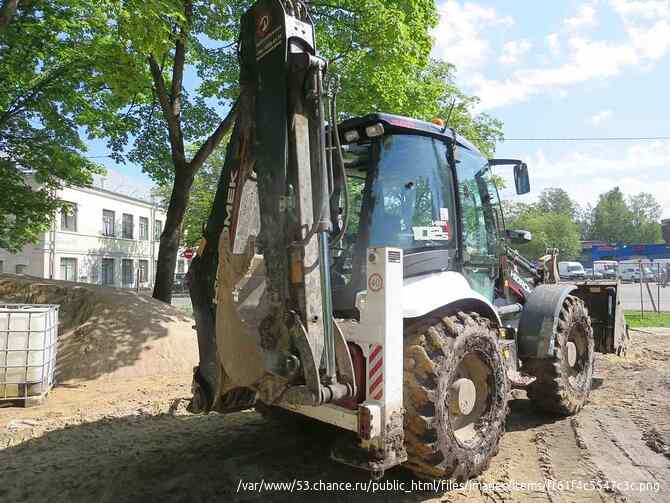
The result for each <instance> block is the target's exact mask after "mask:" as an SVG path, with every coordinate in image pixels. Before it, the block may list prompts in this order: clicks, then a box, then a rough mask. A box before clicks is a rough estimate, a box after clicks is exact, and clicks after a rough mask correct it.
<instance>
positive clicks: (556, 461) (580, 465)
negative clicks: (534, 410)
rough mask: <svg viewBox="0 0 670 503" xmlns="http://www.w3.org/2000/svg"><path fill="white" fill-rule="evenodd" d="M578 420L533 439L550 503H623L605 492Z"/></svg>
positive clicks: (567, 421)
mask: <svg viewBox="0 0 670 503" xmlns="http://www.w3.org/2000/svg"><path fill="white" fill-rule="evenodd" d="M577 417H578V416H577ZM577 417H572V418H565V419H560V420H557V421H555V422H553V423H550V424H548V425H547V426H546V427H545V428H544V429H543V431H541V432H539V433H538V434H537V435H536V438H535V442H536V447H537V451H538V454H539V457H540V461H541V464H542V467H543V470H544V472H545V475H546V478H547V480H548V484H547V493H548V494H549V496H550V498H551V500H552V502H556V503H558V502H572V501H580V502H581V501H583V502H593V503H600V502H623V501H625V500H624V499H623V498H622V497H621V495H620V494H617V493H615V492H611V491H608V490H607V489H605V487H607V484H606V483H605V482H606V480H605V479H604V476H603V474H602V473H601V472H600V471H599V469H598V467H597V466H596V465H595V463H594V462H593V460H592V459H591V455H590V452H589V450H588V447H587V444H586V442H585V441H584V438H583V437H582V435H581V433H580V432H579V430H578V425H579V422H578V419H577Z"/></svg>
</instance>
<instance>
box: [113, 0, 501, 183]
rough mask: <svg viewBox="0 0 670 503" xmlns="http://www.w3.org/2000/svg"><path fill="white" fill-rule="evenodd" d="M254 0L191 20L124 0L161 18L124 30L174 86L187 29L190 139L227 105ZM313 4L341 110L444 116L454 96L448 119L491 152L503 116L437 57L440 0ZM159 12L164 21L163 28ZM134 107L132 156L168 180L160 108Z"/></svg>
mask: <svg viewBox="0 0 670 503" xmlns="http://www.w3.org/2000/svg"><path fill="white" fill-rule="evenodd" d="M252 3H253V2H252V1H250V0H246V1H240V0H237V1H231V0H214V1H208V2H197V1H196V2H193V14H192V20H191V22H190V23H185V21H184V17H183V15H182V16H179V15H177V14H176V12H178V11H179V4H182V2H180V1H179V0H163V1H161V0H154V1H153V2H148V3H147V2H142V3H137V4H135V3H133V4H131V5H126V6H125V11H124V12H126V13H128V14H127V15H130V13H133V12H135V11H137V12H139V16H140V18H141V19H147V22H146V25H147V26H151V27H154V28H153V30H152V32H150V33H149V34H145V33H144V32H143V31H142V30H139V29H134V30H127V31H125V32H123V33H122V34H123V36H124V37H126V38H127V40H128V41H129V43H130V44H131V45H132V46H133V47H134V49H135V51H137V52H138V53H142V54H145V55H146V54H148V53H149V52H148V51H147V49H146V48H147V47H149V48H153V54H154V55H155V57H156V59H157V60H158V61H160V62H162V63H164V64H163V72H164V75H165V78H166V83H167V85H168V86H169V85H170V81H169V79H170V77H169V74H170V73H171V71H170V70H171V65H172V58H173V57H174V43H175V42H176V40H177V39H178V38H179V37H184V36H185V37H186V40H187V46H186V51H187V52H186V66H187V67H188V68H189V71H191V72H193V73H195V74H196V75H197V77H198V83H197V86H195V87H194V88H192V89H188V92H184V93H183V94H182V108H183V111H182V113H183V116H184V118H183V124H184V127H183V135H184V141H185V142H186V143H189V144H196V145H197V144H198V143H199V142H202V141H203V140H204V138H206V137H207V135H208V134H210V133H211V132H212V131H213V129H214V128H215V127H216V126H217V125H218V123H219V122H220V120H221V118H220V117H219V115H218V114H217V112H216V110H215V108H214V106H215V105H217V104H218V105H221V106H228V105H230V104H231V103H232V101H233V100H234V99H235V98H236V97H237V95H238V93H239V82H238V76H239V67H238V61H237V37H238V34H239V20H240V17H241V16H242V14H243V13H244V12H245V11H246V9H248V7H249V6H250V5H251V4H252ZM155 4H158V5H160V4H167V7H166V10H167V11H168V12H171V13H172V14H171V15H169V16H161V17H160V19H158V18H151V16H150V13H151V12H153V11H155V10H156V8H157V7H156V5H155ZM310 9H311V13H312V17H313V20H314V23H315V25H316V28H317V33H316V37H317V46H318V48H319V51H320V54H321V55H322V56H323V57H325V58H326V59H328V60H329V61H330V67H329V72H330V73H331V74H337V75H338V76H339V79H340V89H341V91H340V93H339V95H338V108H339V111H340V114H341V116H342V117H350V116H355V115H364V114H368V113H371V112H375V111H383V112H388V113H396V114H400V115H407V116H410V117H414V118H418V119H424V120H430V119H431V118H433V117H442V118H446V117H447V116H448V115H449V111H450V110H451V105H452V103H454V107H453V110H452V111H451V118H450V121H449V125H450V126H452V127H454V128H456V129H457V130H458V131H459V133H461V134H463V135H464V136H466V137H467V138H468V139H470V140H471V141H473V143H475V144H476V145H477V146H478V147H479V148H480V149H481V150H482V152H483V153H484V154H485V155H491V154H492V153H493V150H494V147H495V142H496V140H497V139H500V138H502V123H501V122H500V121H498V120H497V119H494V118H492V117H490V116H488V115H486V114H480V115H475V114H474V113H473V112H472V108H473V107H474V106H475V105H476V103H477V101H478V100H477V98H475V97H471V96H467V95H465V94H464V93H463V92H461V91H460V90H459V89H458V88H457V87H456V85H455V84H454V71H455V69H454V67H453V66H452V65H449V64H447V63H442V62H436V61H431V60H430V57H429V55H430V51H431V48H432V38H431V35H430V30H431V29H432V28H433V27H434V26H435V25H436V22H437V11H436V9H435V3H434V1H433V0H411V1H410V0H403V1H401V2H398V1H396V0H341V1H339V2H336V3H335V2H334V3H326V2H324V3H321V2H314V3H312V5H311V7H310ZM147 11H148V12H147ZM182 11H183V8H182ZM161 22H162V23H163V28H162V29H161V28H157V27H156V26H158V25H160V23H161ZM143 25H144V23H143ZM184 26H186V30H187V31H186V34H185V35H182V34H180V33H179V29H178V28H180V27H184ZM166 37H167V40H166ZM147 38H149V39H150V41H151V43H147V41H146V39H147ZM169 41H171V42H172V45H170V43H168V42H169ZM160 44H164V45H163V46H161V45H160ZM156 47H158V49H156ZM147 85H151V84H150V83H148V84H147ZM133 116H134V117H135V118H136V120H137V124H138V128H137V130H136V131H135V136H136V140H135V142H134V148H133V150H132V153H131V155H130V159H131V160H132V161H134V162H137V163H138V164H140V165H141V166H142V167H143V169H144V170H145V171H146V172H147V173H148V174H149V175H150V176H152V177H153V178H154V179H155V180H156V181H157V182H158V183H159V184H164V183H165V182H166V181H168V180H171V179H172V177H173V168H172V166H171V162H170V145H169V138H168V135H167V132H166V131H165V125H164V118H163V117H162V116H161V109H160V107H159V106H157V104H156V103H154V102H147V103H144V104H143V105H141V106H138V107H136V108H135V110H134V113H133Z"/></svg>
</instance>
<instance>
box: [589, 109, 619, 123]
mask: <svg viewBox="0 0 670 503" xmlns="http://www.w3.org/2000/svg"><path fill="white" fill-rule="evenodd" d="M613 115H614V112H612V111H611V110H603V111H602V112H598V113H597V114H594V115H593V116H591V118H590V119H589V122H590V123H591V124H593V125H594V126H598V125H600V124H602V123H603V122H605V121H606V120H609V119H611V118H612V116H613Z"/></svg>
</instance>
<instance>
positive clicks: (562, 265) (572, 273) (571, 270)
mask: <svg viewBox="0 0 670 503" xmlns="http://www.w3.org/2000/svg"><path fill="white" fill-rule="evenodd" d="M558 275H559V276H560V277H561V279H567V280H573V279H584V278H586V272H585V271H584V266H583V265H582V264H580V263H579V262H559V263H558Z"/></svg>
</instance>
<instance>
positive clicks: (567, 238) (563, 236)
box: [514, 209, 581, 260]
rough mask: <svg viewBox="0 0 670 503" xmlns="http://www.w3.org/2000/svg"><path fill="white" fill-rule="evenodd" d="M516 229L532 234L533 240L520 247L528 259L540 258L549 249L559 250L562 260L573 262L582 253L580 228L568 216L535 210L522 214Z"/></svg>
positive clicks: (516, 222)
mask: <svg viewBox="0 0 670 503" xmlns="http://www.w3.org/2000/svg"><path fill="white" fill-rule="evenodd" d="M514 228H518V229H524V230H528V231H530V232H531V233H532V236H533V240H532V241H531V242H530V243H527V244H525V245H521V246H519V247H518V248H519V251H520V252H521V253H522V254H523V255H525V256H527V257H530V258H538V257H540V256H542V255H544V254H545V252H546V250H547V248H558V249H559V252H560V258H561V260H573V259H575V258H577V257H578V256H579V254H580V252H581V245H580V240H579V226H578V225H577V224H576V223H575V222H574V221H573V220H572V219H571V218H570V217H569V216H568V215H565V214H561V213H542V212H541V211H538V210H537V209H533V210H531V211H528V212H526V213H524V214H522V215H521V216H520V217H519V218H518V219H517V220H516V221H515V222H514Z"/></svg>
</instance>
